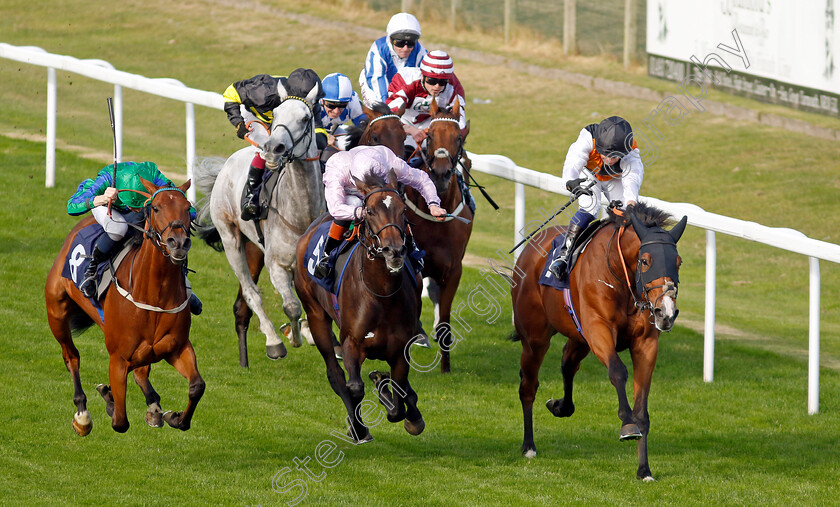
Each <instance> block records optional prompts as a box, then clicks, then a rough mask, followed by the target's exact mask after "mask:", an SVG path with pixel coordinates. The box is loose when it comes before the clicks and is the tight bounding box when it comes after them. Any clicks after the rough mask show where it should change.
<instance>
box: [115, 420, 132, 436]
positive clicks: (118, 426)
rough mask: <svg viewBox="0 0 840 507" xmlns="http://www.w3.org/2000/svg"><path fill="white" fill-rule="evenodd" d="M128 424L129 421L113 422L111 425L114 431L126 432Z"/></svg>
mask: <svg viewBox="0 0 840 507" xmlns="http://www.w3.org/2000/svg"><path fill="white" fill-rule="evenodd" d="M128 426H129V424H128V421H126V422H125V424H113V423H112V424H111V427H112V428H114V431H116V432H117V433H125V432H126V431H128Z"/></svg>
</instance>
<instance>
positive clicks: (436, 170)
mask: <svg viewBox="0 0 840 507" xmlns="http://www.w3.org/2000/svg"><path fill="white" fill-rule="evenodd" d="M429 113H430V115H431V118H432V120H431V124H430V125H429V128H428V129H427V130H426V136H427V140H426V144H425V148H424V149H422V150H420V154H421V157H422V159H423V170H424V171H425V172H426V173H428V175H429V177H430V178H431V180H432V182H433V183H434V184H435V189H436V190H437V194H438V197H440V205H441V206H442V207H443V209H445V210H448V211H449V213H450V214H452V215H456V216H460V217H462V218H464V219H466V220H467V221H466V222H464V221H461V220H455V219H453V218H452V217H448V218H446V219H444V220H443V221H440V220H438V219H437V218H435V217H433V216H432V215H431V214H430V213H429V207H428V205H427V204H426V201H425V200H423V198H422V197H421V196H420V194H419V192H417V190H415V189H413V188H410V187H408V188H406V189H405V194H406V206H407V207H408V211H407V212H406V215H407V216H408V221H409V223H411V231H412V233H413V234H414V239H415V241H416V242H417V245H418V246H419V247H420V248H422V249H423V250H425V251H426V256H425V257H424V263H425V265H424V267H423V277H424V278H428V279H429V298H430V299H431V300H432V304H434V308H435V322H434V334H435V340H437V342H438V345H439V346H440V354H439V355H438V356H437V358H436V361H437V360H439V361H440V370H441V372H442V373H448V372H449V371H450V362H449V352H450V351H451V350H452V349H453V348H454V347H455V345H456V344H457V340H454V339H453V333H452V327H451V325H450V323H449V320H450V315H451V312H452V301H453V300H454V299H455V293H456V292H457V291H458V285H459V284H460V283H461V273H462V269H463V268H462V266H461V263H462V261H463V259H464V253H465V252H466V250H467V243H468V242H469V240H470V235H471V234H472V218H473V213H472V211H471V210H470V208H469V207H468V206H467V204H466V201H465V199H464V195H462V193H461V189H460V188H459V186H458V181H457V175H456V172H457V171H458V170H459V169H458V163H459V161H460V160H461V157H462V155H464V141H465V140H466V137H467V134H469V131H470V126H469V122H467V127H466V129H465V131H464V132H461V129H460V127H459V126H458V118H459V116H460V105H459V104H458V99H455V103H454V104H453V106H452V109H451V111H446V110H443V109H440V108H438V104H437V101H434V100H433V101H432V104H431V108H430V111H429ZM466 170H468V169H466ZM467 176H468V175H467V174H465V175H464V177H465V178H466V177H467Z"/></svg>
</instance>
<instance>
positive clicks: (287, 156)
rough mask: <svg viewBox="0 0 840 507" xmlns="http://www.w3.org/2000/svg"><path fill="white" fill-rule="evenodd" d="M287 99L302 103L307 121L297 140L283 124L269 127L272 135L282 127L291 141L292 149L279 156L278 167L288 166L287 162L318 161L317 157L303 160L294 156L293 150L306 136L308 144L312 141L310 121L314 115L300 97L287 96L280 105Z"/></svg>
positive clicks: (310, 107) (301, 157) (304, 100)
mask: <svg viewBox="0 0 840 507" xmlns="http://www.w3.org/2000/svg"><path fill="white" fill-rule="evenodd" d="M289 99H293V100H299V101H301V102H303V103H304V105H306V108H307V109H308V110H309V120H308V121H307V122H306V128H305V129H304V130H303V133H302V134H301V135H300V137H298V138H297V139H295V136H293V135H292V131H291V130H289V127H287V126H286V124H285V123H280V124H278V125H272V127H271V130H272V133H273V132H274V131H275V130H277V129H278V128H280V127H283V129H285V130H286V133H287V134H288V135H289V139H291V140H292V147H291V149H289V150H287V151H286V152H285V153H283V154H282V155H280V164H278V167H283V166H285V165H286V164H288V163H289V162H291V161H293V160H304V161H306V162H312V161H313V160H318V158H319V157H309V158H303V156H300V157H298V156H295V148H297V146H298V145H299V144H300V142H301V141H303V139H304V138H305V137H307V136H308V137H310V140H309V141H310V143H311V141H312V139H311V136H312V123H313V122H312V119H313V118H314V116H315V113H314V112H313V111H312V106H310V105H309V102H307V101H306V99H304V98H301V97H298V96H296V95H289V96H288V97H286V98H285V99H283V100H282V101H281V102H280V104H283V102H285V101H287V100H289ZM278 107H280V106H278ZM274 117H275V118H277V115H274ZM304 154H305V153H304Z"/></svg>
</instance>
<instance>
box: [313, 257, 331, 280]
mask: <svg viewBox="0 0 840 507" xmlns="http://www.w3.org/2000/svg"><path fill="white" fill-rule="evenodd" d="M329 262H330V255H329V254H324V255H323V256H322V257H321V258H320V259H319V260H318V264H316V265H315V276H316V277H317V278H326V277H327V275H329V274H330V264H329Z"/></svg>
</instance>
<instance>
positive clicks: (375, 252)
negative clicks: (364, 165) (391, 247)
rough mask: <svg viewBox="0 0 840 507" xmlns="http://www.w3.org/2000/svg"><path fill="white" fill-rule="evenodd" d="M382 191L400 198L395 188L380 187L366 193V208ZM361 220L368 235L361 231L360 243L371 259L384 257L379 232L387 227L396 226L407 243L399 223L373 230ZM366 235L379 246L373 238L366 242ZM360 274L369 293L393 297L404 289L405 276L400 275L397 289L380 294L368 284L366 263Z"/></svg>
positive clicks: (362, 265)
mask: <svg viewBox="0 0 840 507" xmlns="http://www.w3.org/2000/svg"><path fill="white" fill-rule="evenodd" d="M382 192H393V193H395V194H397V197H398V198H400V193H399V192H398V191H397V190H395V189H393V188H379V189H376V190H373V191H371V192H370V193H368V194H367V195H365V197H364V206H365V208H367V201H368V199H369V198H370V197H371V196H372V195H374V194H378V193H382ZM361 222H362V223H364V224H365V227H364V229H363V230H364V231H367V233H368V234H367V235H366V234H365V233H364V232H361V231H360V232H359V244H360V245H362V246H363V247H364V248H365V250H366V251H367V258H368V259H369V260H373V259H375V258H376V257H384V256H383V255H382V240H381V239H379V234H380V233H381V232H382V231H384V230H385V229H387V228H388V227H396V228H397V230H398V231H400V237H401V238H402V239H403V244H405V229H404V228H403V227H400V225H399V224H396V223H394V222H388V223H387V224H385V225H383V226H382V227H380V228H379V230H378V231H376V232H373V230H372V229H371V227H370V223H369V222H368V221H367V220H365V219H362V220H361ZM366 236H369V237H370V238H374V239H375V240H376V242H377V243H378V246H376V245H374V244H373V241H372V240H371V242H370V243H366V242H365V237H366ZM360 274H361V279H362V286H363V287H364V288H365V290H366V291H367V292H368V293H370V294H372V295H373V296H376V297H380V298H387V297H391V296H393V295H395V294H397V293H398V292H399V291H400V290H402V286H403V277H400V284H399V286H398V287H397V288H396V289H394V291H393V292H391V293H390V294H379V293H378V292H376V291H374V290H373V289H371V288H370V287H369V286H368V283H367V281H366V280H365V265H364V263H362V264H361V268H360Z"/></svg>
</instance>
